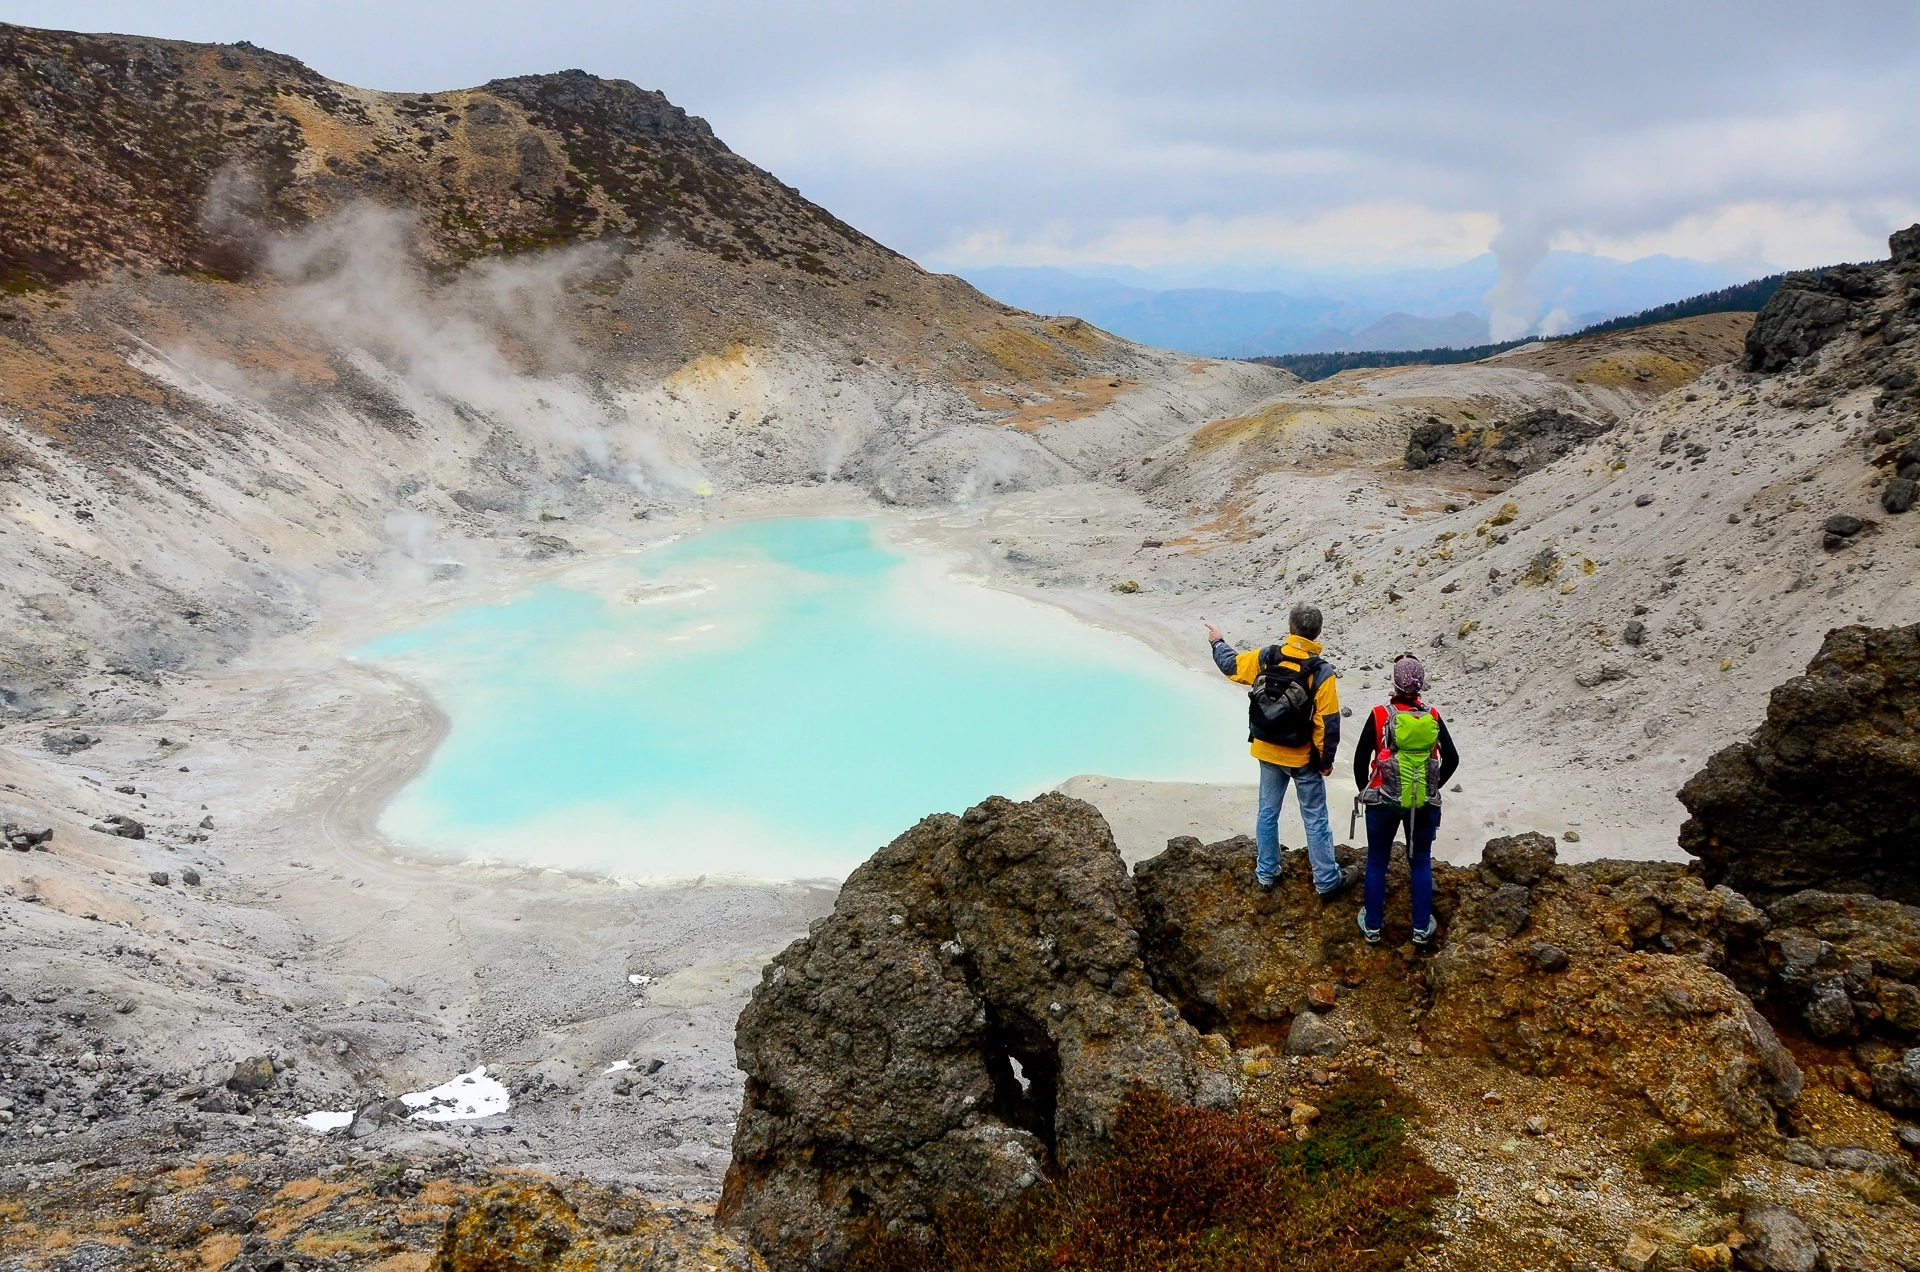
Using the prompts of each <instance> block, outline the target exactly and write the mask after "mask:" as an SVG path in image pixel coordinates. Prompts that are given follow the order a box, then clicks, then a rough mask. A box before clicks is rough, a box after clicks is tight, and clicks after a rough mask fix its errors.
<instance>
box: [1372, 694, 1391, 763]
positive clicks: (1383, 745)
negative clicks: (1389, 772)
mask: <svg viewBox="0 0 1920 1272" xmlns="http://www.w3.org/2000/svg"><path fill="white" fill-rule="evenodd" d="M1392 736H1393V707H1392V706H1390V705H1388V704H1385V703H1383V704H1381V705H1380V706H1377V707H1375V708H1374V709H1373V745H1374V749H1375V750H1378V751H1384V752H1386V753H1387V754H1389V755H1391V754H1392V753H1393V743H1392V742H1390V741H1388V739H1389V738H1391V737H1392Z"/></svg>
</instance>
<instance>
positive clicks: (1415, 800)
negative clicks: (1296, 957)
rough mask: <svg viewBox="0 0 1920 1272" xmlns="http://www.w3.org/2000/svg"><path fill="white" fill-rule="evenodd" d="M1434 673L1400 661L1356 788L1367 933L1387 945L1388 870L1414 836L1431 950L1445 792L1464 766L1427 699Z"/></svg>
mask: <svg viewBox="0 0 1920 1272" xmlns="http://www.w3.org/2000/svg"><path fill="white" fill-rule="evenodd" d="M1426 684H1427V669H1426V668H1425V667H1423V666H1421V665H1420V660H1419V659H1418V658H1415V657H1414V656H1413V655H1412V654H1402V655H1400V657H1398V658H1396V659H1394V661H1393V697H1392V698H1391V699H1390V700H1389V701H1388V702H1387V703H1386V705H1384V706H1379V707H1375V708H1374V709H1373V710H1372V711H1370V712H1369V713H1368V714H1367V723H1366V725H1365V726H1364V727H1363V728H1362V729H1361V730H1360V746H1359V749H1358V750H1356V751H1355V752H1354V754H1353V783H1354V785H1355V786H1357V787H1359V788H1360V802H1361V803H1362V804H1364V805H1366V809H1367V885H1366V892H1365V897H1366V901H1365V904H1364V905H1362V906H1361V909H1360V932H1361V935H1363V936H1365V937H1366V938H1367V944H1369V945H1377V944H1379V942H1380V928H1381V925H1382V924H1383V923H1384V922H1385V921H1386V916H1385V911H1386V904H1387V864H1388V862H1390V861H1391V860H1392V858H1393V835H1394V832H1395V831H1396V830H1399V829H1401V828H1402V827H1405V828H1406V832H1407V863H1408V865H1409V866H1411V867H1412V874H1413V943H1414V944H1415V945H1416V946H1419V947H1421V948H1423V949H1424V948H1425V947H1426V946H1427V945H1428V944H1429V943H1430V942H1431V941H1432V940H1433V938H1434V936H1435V934H1436V933H1437V932H1438V931H1439V928H1440V923H1439V920H1437V919H1435V918H1434V917H1433V839H1434V836H1435V835H1436V834H1438V833H1439V830H1440V792H1441V790H1442V789H1444V788H1445V786H1446V784H1447V779H1448V778H1450V777H1452V776H1453V772H1454V770H1455V769H1457V768H1459V767H1460V752H1459V751H1458V750H1456V749H1455V748H1454V745H1453V738H1452V736H1451V735H1450V734H1449V733H1448V732H1447V726H1446V722H1445V721H1443V720H1442V719H1441V718H1440V713H1439V712H1438V711H1436V710H1434V709H1433V708H1432V707H1429V706H1427V705H1426V704H1425V703H1424V702H1422V701H1420V691H1421V690H1422V689H1424V688H1426Z"/></svg>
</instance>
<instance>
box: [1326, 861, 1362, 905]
mask: <svg viewBox="0 0 1920 1272" xmlns="http://www.w3.org/2000/svg"><path fill="white" fill-rule="evenodd" d="M1366 877H1367V868H1366V867H1365V866H1358V865H1355V866H1342V867H1341V868H1340V882H1338V883H1336V884H1334V885H1333V886H1332V887H1331V888H1328V889H1327V890H1326V891H1325V892H1322V893H1321V894H1320V903H1321V904H1322V905H1325V904H1326V903H1327V902H1329V901H1331V900H1333V899H1334V898H1335V897H1337V896H1339V895H1341V894H1342V893H1344V892H1346V891H1347V890H1348V889H1350V888H1352V887H1353V885H1354V884H1356V883H1358V882H1360V881H1361V880H1362V879H1364V878H1366Z"/></svg>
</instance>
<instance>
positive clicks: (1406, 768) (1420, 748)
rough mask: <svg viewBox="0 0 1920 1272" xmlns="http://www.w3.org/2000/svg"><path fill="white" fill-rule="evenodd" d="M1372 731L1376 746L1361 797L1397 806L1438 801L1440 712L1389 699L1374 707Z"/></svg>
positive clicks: (1419, 806)
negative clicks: (1413, 707) (1385, 702)
mask: <svg viewBox="0 0 1920 1272" xmlns="http://www.w3.org/2000/svg"><path fill="white" fill-rule="evenodd" d="M1373 732H1374V737H1375V738H1376V739H1377V740H1378V746H1379V749H1378V750H1376V751H1375V752H1374V756H1373V776H1372V780H1371V781H1370V782H1368V783H1367V789H1366V791H1365V792H1364V793H1363V794H1362V796H1361V801H1362V802H1363V803H1368V804H1391V805H1394V806H1396V807H1399V808H1421V807H1423V806H1425V805H1427V804H1438V803H1439V802H1440V791H1439V785H1440V782H1439V776H1440V756H1439V754H1438V751H1437V749H1436V748H1438V746H1439V744H1440V713H1439V712H1438V711H1435V710H1434V709H1433V708H1431V707H1424V708H1421V709H1420V710H1413V709H1411V708H1408V707H1403V706H1401V705H1399V704H1398V703H1389V704H1387V705H1385V706H1380V707H1375V708H1374V709H1373ZM1369 795H1370V796H1372V798H1371V799H1369V798H1367V796H1369Z"/></svg>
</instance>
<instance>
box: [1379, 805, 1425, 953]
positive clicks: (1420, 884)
mask: <svg viewBox="0 0 1920 1272" xmlns="http://www.w3.org/2000/svg"><path fill="white" fill-rule="evenodd" d="M1409 816H1411V817H1412V819H1413V833H1412V834H1411V835H1410V836H1409V837H1408V839H1407V864H1408V865H1410V866H1411V867H1412V868H1413V930H1414V931H1416V932H1424V931H1425V930H1426V927H1427V924H1429V923H1431V922H1432V921H1433V837H1434V836H1435V835H1437V834H1438V833H1439V832H1440V806H1439V805H1438V804H1428V805H1427V806H1426V807H1425V808H1417V809H1414V810H1412V811H1411V813H1409V812H1408V810H1406V809H1402V808H1395V807H1391V806H1387V807H1383V806H1381V805H1379V804H1369V805H1367V890H1366V904H1367V927H1368V928H1369V929H1372V930H1375V931H1377V930H1379V927H1380V925H1381V923H1383V922H1384V921H1385V919H1386V909H1387V863H1388V862H1389V861H1391V860H1392V858H1393V832H1394V831H1396V830H1398V829H1399V828H1400V827H1402V826H1404V825H1406V823H1407V819H1408V817H1409Z"/></svg>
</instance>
